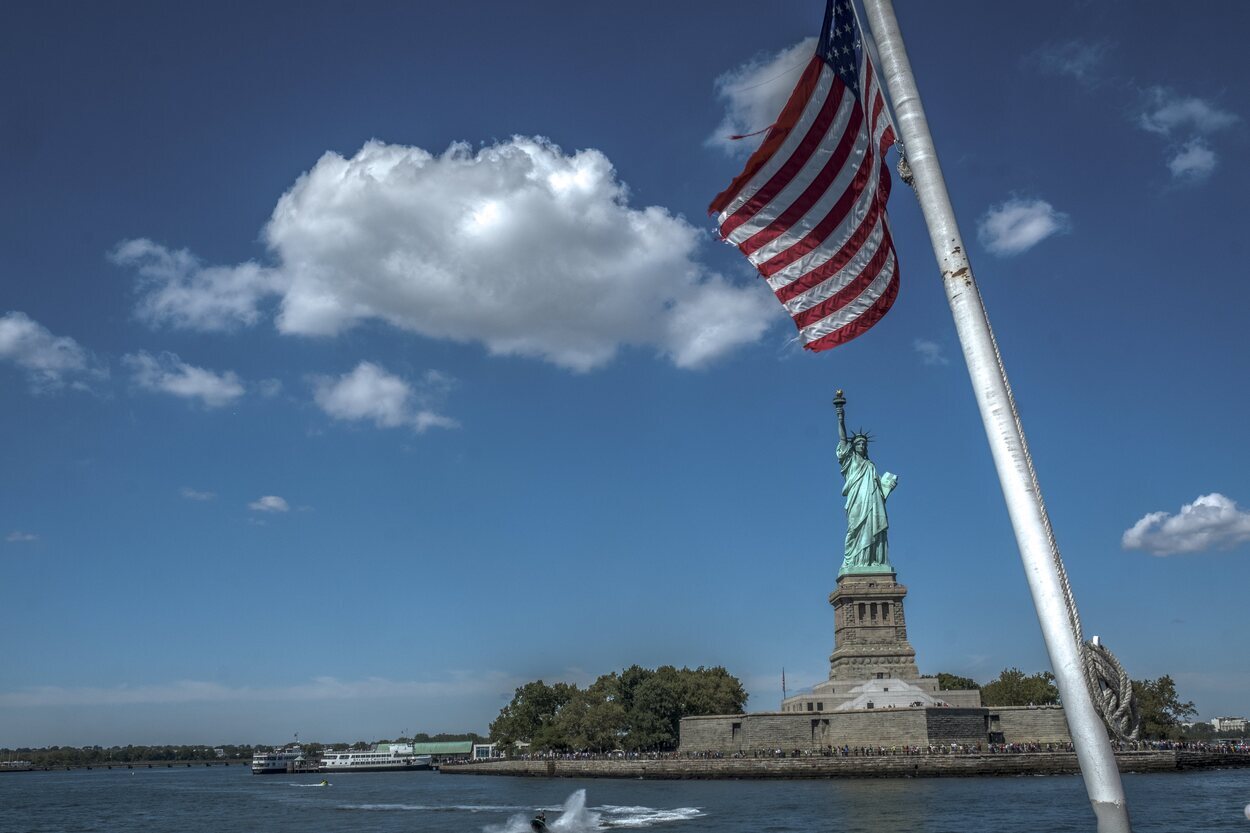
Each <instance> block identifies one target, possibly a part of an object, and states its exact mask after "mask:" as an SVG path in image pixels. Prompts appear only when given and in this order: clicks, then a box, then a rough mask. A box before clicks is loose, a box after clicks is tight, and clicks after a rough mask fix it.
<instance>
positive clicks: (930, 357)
mask: <svg viewBox="0 0 1250 833" xmlns="http://www.w3.org/2000/svg"><path fill="white" fill-rule="evenodd" d="M912 347H914V348H916V353H918V354H919V355H920V361H921V362H922V363H924V364H927V365H944V364H950V359H948V358H946V354H945V353H944V352H943V351H942V345H940V344H938V343H937V342H936V341H928V340H926V339H923V338H918V339H916V340H915V341H913V342H912Z"/></svg>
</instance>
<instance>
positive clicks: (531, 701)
mask: <svg viewBox="0 0 1250 833" xmlns="http://www.w3.org/2000/svg"><path fill="white" fill-rule="evenodd" d="M576 691H577V687H576V686H572V685H569V684H568V683H556V684H555V685H553V686H549V685H547V684H546V683H544V682H543V681H542V680H535V681H534V682H532V683H526V684H525V685H523V686H521V687H520V688H518V689H517V690H516V693H515V694H514V695H513V697H512V702H510V703H509V704H508V705H506V706H504V707H503V709H502V710H501V711H500V712H499V716H498V717H496V718H495V720H494V722H492V723H491V724H490V736H491V737H492V738H494V739H495V740H496V741H497V742H499V743H502V744H505V745H510V744H512V743H514V742H516V741H523V742H527V743H530V744H533V745H534V746H537V747H539V748H541V749H545V748H556V747H550V746H549V744H551V743H553V742H556V741H558V738H557V737H556V736H555V735H554V734H553V733H552V731H551V730H552V726H553V725H554V723H555V721H556V717H557V716H558V715H559V713H560V710H561V709H562V708H564V706H565V705H566V704H567V703H568V702H569V700H571V699H572V697H573V694H574V692H576Z"/></svg>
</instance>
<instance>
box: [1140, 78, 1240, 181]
mask: <svg viewBox="0 0 1250 833" xmlns="http://www.w3.org/2000/svg"><path fill="white" fill-rule="evenodd" d="M1238 121H1239V119H1238V117H1237V115H1236V114H1234V113H1229V112H1227V111H1226V110H1221V109H1220V108H1219V107H1216V106H1215V105H1214V104H1212V103H1211V102H1209V101H1207V100H1206V99H1202V98H1197V97H1196V96H1183V95H1181V94H1179V93H1177V92H1175V91H1174V90H1170V89H1168V88H1166V87H1151V88H1150V89H1148V90H1146V92H1145V102H1144V104H1143V105H1142V109H1141V112H1140V113H1139V114H1138V117H1137V124H1138V126H1139V127H1141V128H1142V129H1143V130H1146V131H1148V132H1150V133H1155V134H1158V135H1160V136H1164V137H1166V138H1167V139H1169V140H1171V147H1170V148H1169V150H1168V161H1167V166H1168V170H1169V171H1171V173H1172V179H1173V180H1175V181H1177V182H1179V183H1197V182H1201V181H1202V180H1204V179H1206V178H1207V177H1208V176H1209V175H1210V174H1211V172H1212V171H1213V170H1215V166H1216V164H1217V162H1218V159H1217V157H1216V154H1215V150H1214V149H1213V148H1212V147H1211V145H1210V143H1209V142H1208V141H1207V140H1206V138H1205V137H1207V136H1210V135H1211V134H1212V133H1216V132H1218V131H1220V130H1223V129H1225V128H1227V127H1231V126H1232V125H1234V124H1236V123H1237V122H1238Z"/></svg>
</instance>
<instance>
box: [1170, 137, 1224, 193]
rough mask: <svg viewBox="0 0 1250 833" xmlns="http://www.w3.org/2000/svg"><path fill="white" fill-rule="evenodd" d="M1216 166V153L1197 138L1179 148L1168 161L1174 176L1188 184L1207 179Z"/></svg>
mask: <svg viewBox="0 0 1250 833" xmlns="http://www.w3.org/2000/svg"><path fill="white" fill-rule="evenodd" d="M1215 165H1216V159H1215V151H1213V150H1211V147H1210V146H1209V145H1208V144H1207V143H1206V142H1205V141H1203V140H1202V139H1201V138H1199V137H1197V136H1195V137H1194V138H1193V139H1190V140H1189V141H1188V142H1186V143H1185V144H1183V145H1181V146H1180V147H1179V148H1177V149H1176V150H1175V152H1174V153H1173V155H1172V158H1171V159H1169V160H1168V170H1169V171H1171V172H1172V176H1173V177H1175V178H1176V179H1180V180H1185V181H1188V182H1196V181H1199V180H1203V179H1206V178H1207V177H1208V176H1210V175H1211V172H1212V171H1213V170H1215Z"/></svg>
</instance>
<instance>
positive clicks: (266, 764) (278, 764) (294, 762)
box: [252, 746, 311, 775]
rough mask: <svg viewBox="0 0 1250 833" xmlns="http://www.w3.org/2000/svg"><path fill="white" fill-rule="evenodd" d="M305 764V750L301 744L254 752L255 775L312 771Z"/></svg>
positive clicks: (253, 766) (253, 769)
mask: <svg viewBox="0 0 1250 833" xmlns="http://www.w3.org/2000/svg"><path fill="white" fill-rule="evenodd" d="M305 764H306V761H305V758H304V750H303V749H302V748H300V747H299V746H288V747H286V748H285V749H274V750H272V751H270V752H260V751H257V752H255V753H253V754H252V774H253V775H276V774H279V773H284V772H296V771H299V772H309V771H311V770H310V769H309V768H308V767H306V765H305Z"/></svg>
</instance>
